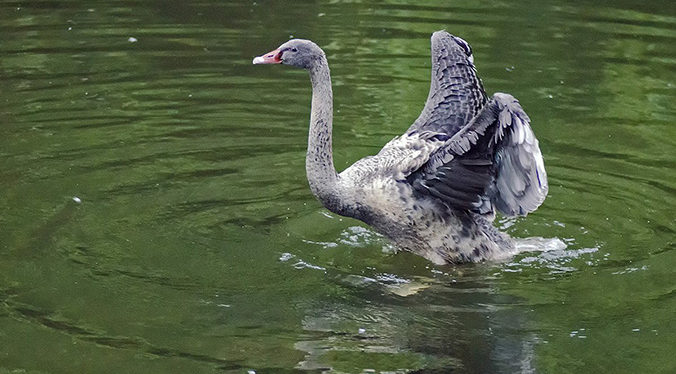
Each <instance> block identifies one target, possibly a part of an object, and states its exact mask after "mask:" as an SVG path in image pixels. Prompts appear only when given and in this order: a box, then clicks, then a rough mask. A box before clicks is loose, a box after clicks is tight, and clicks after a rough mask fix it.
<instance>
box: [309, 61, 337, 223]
mask: <svg viewBox="0 0 676 374" xmlns="http://www.w3.org/2000/svg"><path fill="white" fill-rule="evenodd" d="M309 71H310V81H311V82H312V113H311V114H310V134H309V137H308V147H307V156H306V158H305V171H306V172H307V179H308V182H309V183H310V189H311V190H312V193H313V194H314V195H315V196H317V198H318V199H319V201H321V202H322V204H324V206H325V207H327V208H328V209H330V210H333V211H335V210H336V209H338V205H339V201H338V200H339V199H338V191H337V189H338V185H337V182H338V174H337V173H336V169H335V167H334V165H333V148H332V144H331V143H332V135H331V133H332V131H333V91H332V90H331V74H330V71H329V65H328V63H327V61H326V57H325V56H321V58H318V59H317V60H315V61H314V63H313V64H312V66H311V67H310V69H309Z"/></svg>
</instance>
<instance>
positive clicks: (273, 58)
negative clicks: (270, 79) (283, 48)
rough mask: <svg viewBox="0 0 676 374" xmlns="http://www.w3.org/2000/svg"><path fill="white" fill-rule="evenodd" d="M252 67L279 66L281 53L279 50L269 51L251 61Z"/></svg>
mask: <svg viewBox="0 0 676 374" xmlns="http://www.w3.org/2000/svg"><path fill="white" fill-rule="evenodd" d="M253 63H254V65H258V64H281V63H282V52H280V51H279V49H275V50H274V51H270V52H268V53H266V54H264V55H262V56H258V57H255V58H254V59H253Z"/></svg>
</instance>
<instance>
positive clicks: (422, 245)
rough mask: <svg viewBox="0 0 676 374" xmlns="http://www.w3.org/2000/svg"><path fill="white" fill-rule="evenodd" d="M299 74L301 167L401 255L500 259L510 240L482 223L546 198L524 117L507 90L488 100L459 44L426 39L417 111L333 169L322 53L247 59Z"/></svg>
mask: <svg viewBox="0 0 676 374" xmlns="http://www.w3.org/2000/svg"><path fill="white" fill-rule="evenodd" d="M253 63H254V64H284V65H291V66H296V67H300V68H303V69H306V70H308V71H309V72H310V81H311V82H312V112H311V114H310V131H309V137H308V148H307V157H306V162H305V169H306V172H307V179H308V182H309V184H310V189H311V190H312V193H313V194H314V195H315V196H316V197H317V198H318V199H319V201H321V203H322V204H323V205H324V206H325V207H326V208H327V209H329V210H330V211H332V212H335V213H337V214H340V215H343V216H347V217H353V218H356V219H359V220H361V221H364V222H366V223H367V224H369V225H371V226H373V227H374V228H375V229H376V230H378V231H379V232H381V233H383V234H384V235H385V236H387V237H388V238H389V239H390V240H392V242H394V244H395V245H396V246H397V247H399V248H402V249H405V250H408V251H411V252H413V253H416V254H418V255H420V256H423V257H425V258H427V259H428V260H430V261H432V262H434V263H436V264H446V263H460V262H477V261H481V260H486V259H495V258H500V257H505V256H506V255H508V254H509V253H511V252H512V251H513V250H514V243H513V241H512V239H511V238H510V237H509V236H508V235H507V234H505V233H502V232H500V231H498V230H497V229H496V228H495V227H494V226H493V225H492V221H493V219H494V218H495V210H498V211H500V212H501V213H502V214H503V215H505V216H517V215H522V216H523V215H526V214H528V213H529V212H532V211H534V210H535V209H537V207H538V206H540V204H542V202H543V201H544V199H545V196H546V195H547V190H548V186H547V174H546V172H545V167H544V162H543V160H542V154H541V153H540V148H539V147H538V140H537V139H536V138H535V135H534V134H533V130H532V129H531V127H530V119H529V118H528V115H526V113H525V112H524V111H523V109H522V108H521V105H519V102H518V101H517V100H516V99H515V98H514V97H512V96H511V95H509V94H505V93H496V94H495V95H493V97H492V98H490V99H489V98H488V97H487V96H486V93H485V92H484V89H483V86H482V83H481V80H480V79H479V78H478V77H477V74H476V68H475V67H474V57H473V56H472V49H471V48H470V46H469V44H468V43H467V42H465V41H464V40H463V39H461V38H459V37H457V36H453V35H451V34H449V33H447V32H446V31H437V32H435V33H434V34H433V35H432V77H431V84H430V92H429V95H428V96H427V102H426V103H425V107H424V108H423V110H422V113H420V116H419V117H418V119H417V120H416V121H415V122H414V123H413V125H411V127H410V128H409V129H408V130H407V131H406V132H405V133H404V134H403V135H401V136H398V137H396V138H394V139H392V140H391V141H390V142H389V143H387V144H385V146H384V147H383V148H382V149H381V150H380V152H378V154H377V155H375V156H369V157H365V158H363V159H361V160H359V161H357V162H355V163H354V164H353V165H352V166H350V167H348V168H347V169H345V170H344V171H343V172H341V173H337V172H336V169H335V168H334V165H333V151H332V145H331V142H332V141H331V136H332V135H331V133H332V125H333V93H332V90H331V76H330V73H329V65H328V63H327V60H326V55H325V54H324V51H322V49H321V48H319V47H318V46H317V45H316V44H315V43H313V42H311V41H309V40H302V39H292V40H289V41H288V42H286V43H284V44H282V45H281V46H279V48H277V49H275V50H274V51H271V52H269V53H266V54H264V55H262V56H258V57H256V58H254V59H253Z"/></svg>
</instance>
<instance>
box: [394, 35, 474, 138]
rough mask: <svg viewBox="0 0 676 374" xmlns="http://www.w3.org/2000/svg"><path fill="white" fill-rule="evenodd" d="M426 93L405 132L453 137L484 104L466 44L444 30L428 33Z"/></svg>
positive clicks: (471, 57)
mask: <svg viewBox="0 0 676 374" xmlns="http://www.w3.org/2000/svg"><path fill="white" fill-rule="evenodd" d="M431 42H432V72H431V76H432V77H431V80H430V92H429V94H428V96H427V102H426V103H425V107H424V108H423V110H422V112H421V113H420V116H418V119H416V121H415V122H414V123H413V125H411V127H410V128H409V129H408V131H407V132H412V131H434V132H439V133H443V134H450V135H452V134H454V133H455V132H457V131H458V130H459V129H461V128H462V127H463V126H464V125H466V124H467V122H469V120H471V119H472V118H473V117H474V116H475V115H476V114H477V113H478V112H479V110H480V109H481V107H483V105H484V104H485V103H486V101H487V98H486V93H485V92H484V89H483V85H482V84H481V80H480V79H479V78H478V77H477V74H476V68H475V67H474V56H473V55H472V49H471V48H470V46H469V44H468V43H467V42H466V41H464V40H462V39H461V38H459V37H457V36H453V35H451V34H449V33H447V32H446V31H437V32H435V33H434V34H432V38H431Z"/></svg>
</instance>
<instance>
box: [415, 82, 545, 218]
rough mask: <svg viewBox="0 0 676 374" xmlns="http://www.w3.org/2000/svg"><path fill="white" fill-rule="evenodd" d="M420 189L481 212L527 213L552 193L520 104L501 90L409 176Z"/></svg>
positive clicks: (458, 207) (453, 205) (450, 203)
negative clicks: (549, 192) (495, 210)
mask: <svg viewBox="0 0 676 374" xmlns="http://www.w3.org/2000/svg"><path fill="white" fill-rule="evenodd" d="M407 180H408V181H409V183H411V185H412V186H413V188H414V189H415V190H416V191H417V192H418V193H422V194H426V195H430V196H433V197H435V198H437V199H439V200H441V201H443V202H445V203H446V204H448V205H450V206H452V207H454V208H456V209H462V210H470V211H474V212H477V213H482V214H483V213H491V212H493V210H494V208H495V209H497V210H499V211H500V212H502V213H503V214H505V215H507V216H515V215H526V214H527V213H529V212H532V211H534V210H535V209H537V207H538V206H540V204H542V202H543V201H544V199H545V197H546V196H547V191H548V185H547V174H546V172H545V167H544V162H543V160H542V154H541V153H540V148H539V146H538V140H537V139H536V138H535V135H534V134H533V131H532V130H531V127H530V119H529V118H528V115H526V113H525V112H524V111H523V109H522V108H521V105H519V102H518V101H517V100H516V99H515V98H514V97H512V96H511V95H508V94H502V93H497V94H495V95H494V96H493V98H492V99H491V100H490V101H489V102H488V104H486V106H485V107H484V109H483V110H482V111H481V113H479V115H477V116H476V117H475V118H474V119H473V120H472V121H471V122H470V123H469V124H467V126H465V127H464V128H463V129H461V130H460V131H458V132H457V133H456V134H455V135H454V136H453V137H451V138H450V139H448V140H447V141H446V142H445V144H444V145H443V146H442V147H440V148H439V149H438V150H436V151H435V152H434V153H433V154H432V155H430V158H429V159H428V160H427V162H426V163H425V164H424V165H423V166H422V167H421V168H419V169H418V170H417V171H415V172H414V173H412V174H411V175H409V176H408V178H407Z"/></svg>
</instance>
